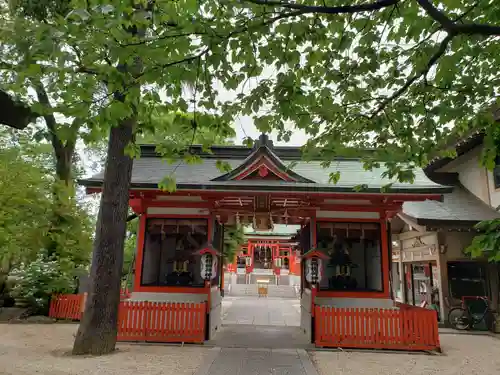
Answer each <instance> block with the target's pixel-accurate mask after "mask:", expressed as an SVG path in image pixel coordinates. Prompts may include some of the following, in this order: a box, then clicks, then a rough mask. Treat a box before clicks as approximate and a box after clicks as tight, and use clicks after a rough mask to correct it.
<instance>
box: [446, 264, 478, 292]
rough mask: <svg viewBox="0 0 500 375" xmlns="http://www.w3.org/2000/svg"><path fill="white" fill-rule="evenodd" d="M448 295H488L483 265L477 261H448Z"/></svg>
mask: <svg viewBox="0 0 500 375" xmlns="http://www.w3.org/2000/svg"><path fill="white" fill-rule="evenodd" d="M448 283H449V288H450V297H451V298H452V299H454V300H460V299H462V297H467V296H488V289H487V286H486V285H487V284H486V270H485V267H484V266H483V265H482V264H480V263H477V262H448Z"/></svg>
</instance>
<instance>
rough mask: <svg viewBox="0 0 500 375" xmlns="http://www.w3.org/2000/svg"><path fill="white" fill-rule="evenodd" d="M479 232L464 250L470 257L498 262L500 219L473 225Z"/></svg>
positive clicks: (499, 259)
mask: <svg viewBox="0 0 500 375" xmlns="http://www.w3.org/2000/svg"><path fill="white" fill-rule="evenodd" d="M475 228H476V229H477V230H478V231H479V232H480V234H479V235H477V236H476V237H474V239H473V240H472V243H471V244H470V246H469V247H467V248H466V249H465V251H466V252H467V253H469V254H470V255H471V256H472V257H474V258H475V257H482V256H486V257H488V260H489V261H492V262H498V261H500V219H494V220H486V221H482V222H480V223H478V224H476V225H475Z"/></svg>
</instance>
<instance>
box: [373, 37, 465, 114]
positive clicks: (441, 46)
mask: <svg viewBox="0 0 500 375" xmlns="http://www.w3.org/2000/svg"><path fill="white" fill-rule="evenodd" d="M454 37H455V35H452V34H448V35H447V36H446V38H444V39H443V40H442V41H441V43H440V44H439V48H438V49H437V51H436V52H435V53H434V54H433V55H432V56H431V58H430V59H429V61H428V62H427V65H426V66H425V68H424V69H422V70H421V71H420V72H418V73H417V74H415V75H414V76H412V77H410V78H409V79H408V80H407V81H406V83H405V84H404V85H403V86H401V87H400V88H399V90H397V91H395V92H394V93H393V94H392V95H391V96H389V97H388V98H386V99H385V100H384V101H383V102H382V103H381V104H380V105H379V107H378V108H377V109H376V110H375V112H373V113H372V114H371V116H370V118H371V119H373V118H374V117H375V116H376V115H378V114H379V113H380V112H381V111H383V110H384V109H385V107H387V105H388V104H389V103H390V102H391V101H393V100H394V99H397V98H398V97H400V96H401V95H402V94H404V93H405V92H406V90H408V88H409V87H410V86H411V85H412V84H413V83H414V82H415V81H416V80H418V79H419V78H421V77H422V76H425V75H427V73H429V70H431V68H432V67H433V66H434V65H435V64H436V63H437V61H438V60H439V58H440V57H441V56H443V55H444V54H445V52H446V49H447V48H448V45H449V44H450V42H451V41H452V39H453V38H454Z"/></svg>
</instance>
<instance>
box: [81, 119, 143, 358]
mask: <svg viewBox="0 0 500 375" xmlns="http://www.w3.org/2000/svg"><path fill="white" fill-rule="evenodd" d="M135 121H136V119H135V118H129V119H125V120H123V121H121V123H120V125H119V126H118V127H113V128H112V129H111V132H110V136H109V143H108V157H107V160H106V167H105V171H104V183H103V190H102V196H101V205H100V209H99V216H98V220H97V228H96V235H95V241H94V255H93V259H92V267H91V272H90V275H91V282H90V290H89V295H88V298H87V303H86V306H85V313H84V314H83V318H82V321H81V323H80V327H79V329H78V333H77V335H76V338H75V343H74V345H73V354H92V355H101V354H107V353H110V352H112V351H114V350H115V345H116V335H117V325H118V306H119V303H120V281H121V273H122V264H123V247H124V242H125V233H126V227H127V223H126V219H127V212H128V201H129V187H130V179H131V175H132V159H131V158H130V157H129V156H127V155H126V154H125V147H126V146H127V145H128V144H129V143H130V142H131V141H132V140H133V128H134V126H135Z"/></svg>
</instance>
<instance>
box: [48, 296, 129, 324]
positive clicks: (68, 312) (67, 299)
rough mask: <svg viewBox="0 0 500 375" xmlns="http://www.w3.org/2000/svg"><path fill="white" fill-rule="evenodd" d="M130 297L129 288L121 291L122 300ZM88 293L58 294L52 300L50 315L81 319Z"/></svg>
mask: <svg viewBox="0 0 500 375" xmlns="http://www.w3.org/2000/svg"><path fill="white" fill-rule="evenodd" d="M128 298H130V292H129V291H128V289H122V290H121V291H120V300H122V301H123V300H126V299H128ZM85 299H86V293H83V294H57V295H54V296H53V297H52V300H51V301H50V308H49V317H51V318H54V319H68V320H80V318H81V315H82V311H83V305H84V304H85Z"/></svg>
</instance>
